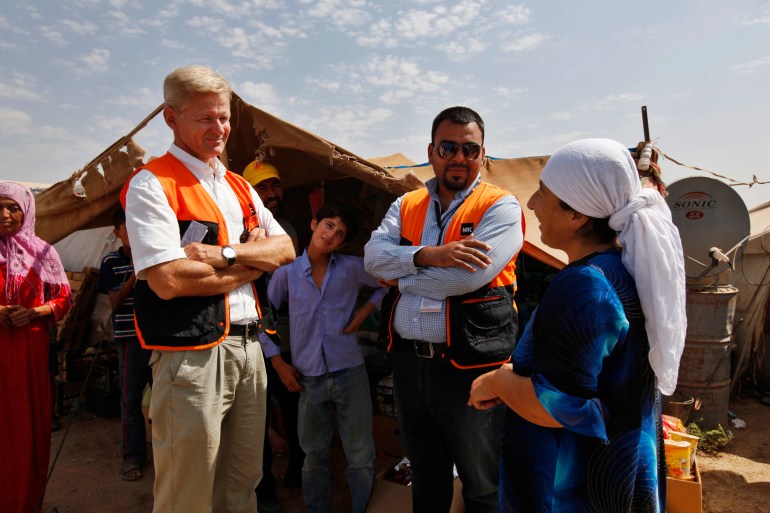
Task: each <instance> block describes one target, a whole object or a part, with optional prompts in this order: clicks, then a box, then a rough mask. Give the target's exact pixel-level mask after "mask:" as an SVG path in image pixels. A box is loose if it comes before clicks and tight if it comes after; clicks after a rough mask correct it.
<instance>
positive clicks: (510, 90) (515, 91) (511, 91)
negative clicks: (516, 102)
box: [493, 86, 528, 98]
mask: <svg viewBox="0 0 770 513" xmlns="http://www.w3.org/2000/svg"><path fill="white" fill-rule="evenodd" d="M493 90H494V91H495V92H496V93H497V94H499V95H500V96H503V97H505V98H518V97H520V96H523V95H524V94H526V93H527V91H528V89H527V88H526V87H505V86H497V87H495V88H493Z"/></svg>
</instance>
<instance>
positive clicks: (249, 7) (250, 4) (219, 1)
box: [189, 0, 282, 18]
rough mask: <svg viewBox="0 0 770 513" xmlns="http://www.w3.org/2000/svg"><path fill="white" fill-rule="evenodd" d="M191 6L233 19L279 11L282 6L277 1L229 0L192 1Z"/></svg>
mask: <svg viewBox="0 0 770 513" xmlns="http://www.w3.org/2000/svg"><path fill="white" fill-rule="evenodd" d="M189 3H190V4H192V5H194V6H196V7H201V8H204V9H205V10H206V11H207V12H213V13H219V14H224V15H226V16H228V17H231V18H244V17H247V16H254V13H257V12H259V11H260V10H264V9H277V8H280V7H281V6H282V5H281V3H280V2H279V1H277V0H245V1H240V2H229V1H228V0H190V2H189Z"/></svg>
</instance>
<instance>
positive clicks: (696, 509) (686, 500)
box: [666, 461, 703, 513]
mask: <svg viewBox="0 0 770 513" xmlns="http://www.w3.org/2000/svg"><path fill="white" fill-rule="evenodd" d="M693 468H694V469H695V480H694V481H683V480H681V479H674V478H673V477H667V478H666V513H702V512H703V489H702V483H701V479H700V470H699V469H698V462H697V461H696V462H695V463H694V465H693Z"/></svg>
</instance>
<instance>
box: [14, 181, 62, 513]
mask: <svg viewBox="0 0 770 513" xmlns="http://www.w3.org/2000/svg"><path fill="white" fill-rule="evenodd" d="M71 305H72V293H71V290H70V286H69V283H68V281H67V276H66V274H65V273H64V268H63V267H62V264H61V260H60V259H59V255H58V254H57V253H56V250H55V249H54V248H53V246H51V245H50V244H48V243H47V242H45V241H43V240H42V239H40V238H39V237H37V236H36V235H35V198H34V197H33V196H32V192H31V191H30V190H29V189H28V188H26V187H24V186H22V185H19V184H17V183H13V182H0V412H2V413H0V455H2V456H0V504H1V505H2V507H1V509H2V510H3V511H4V512H7V513H28V512H32V511H39V510H40V505H41V504H42V501H41V500H40V499H41V497H42V494H43V491H44V489H45V481H46V475H47V472H48V456H49V453H50V449H51V387H50V375H49V370H48V344H49V338H50V335H49V333H50V332H49V326H50V324H51V323H54V322H56V321H57V320H59V319H61V318H62V317H63V316H64V314H66V313H67V311H68V310H69V309H70V306H71ZM38 503H40V504H38Z"/></svg>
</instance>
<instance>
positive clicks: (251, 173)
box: [243, 160, 281, 187]
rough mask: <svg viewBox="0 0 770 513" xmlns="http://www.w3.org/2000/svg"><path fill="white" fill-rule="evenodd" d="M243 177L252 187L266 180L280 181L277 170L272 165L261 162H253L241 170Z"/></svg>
mask: <svg viewBox="0 0 770 513" xmlns="http://www.w3.org/2000/svg"><path fill="white" fill-rule="evenodd" d="M243 177H244V178H245V179H246V180H247V181H248V182H249V183H250V184H251V186H252V187H254V186H255V185H257V184H258V183H259V182H264V181H265V180H267V179H268V178H278V179H279V180H280V179H281V175H279V174H278V170H277V169H276V168H275V166H273V165H272V164H269V163H267V162H263V161H261V160H255V161H254V162H252V163H251V164H249V165H248V166H246V168H245V169H244V170H243Z"/></svg>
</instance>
